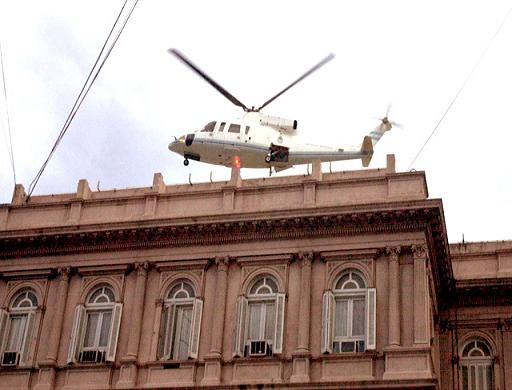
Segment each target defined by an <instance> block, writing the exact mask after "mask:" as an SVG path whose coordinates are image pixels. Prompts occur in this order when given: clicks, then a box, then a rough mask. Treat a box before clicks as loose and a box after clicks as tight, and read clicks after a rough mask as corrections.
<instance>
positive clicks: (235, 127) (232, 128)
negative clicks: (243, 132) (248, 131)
mask: <svg viewBox="0 0 512 390" xmlns="http://www.w3.org/2000/svg"><path fill="white" fill-rule="evenodd" d="M228 133H239V134H240V125H235V124H231V125H229V129H228Z"/></svg>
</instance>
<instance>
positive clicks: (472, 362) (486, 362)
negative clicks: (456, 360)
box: [459, 336, 495, 390]
mask: <svg viewBox="0 0 512 390" xmlns="http://www.w3.org/2000/svg"><path fill="white" fill-rule="evenodd" d="M477 342H481V343H483V344H484V345H485V347H486V348H487V350H488V352H489V354H488V355H486V354H485V351H483V350H482V349H480V348H478V347H477V346H476V343H477ZM471 343H475V346H474V347H473V348H471V349H470V350H469V351H468V354H467V355H466V356H465V354H464V351H465V349H466V348H467V347H468V346H469V345H470V344H471ZM475 349H478V350H480V351H482V352H484V353H483V354H482V355H481V356H470V354H471V352H472V351H473V350H475ZM460 351H461V353H460V370H459V373H460V377H461V383H462V388H463V390H466V389H472V388H476V389H477V390H492V389H494V388H495V372H494V351H493V349H492V347H491V345H490V343H489V342H488V341H487V340H486V339H484V338H483V337H481V336H475V337H470V338H469V339H467V340H466V341H465V342H464V344H463V345H462V348H461V349H460ZM479 368H482V371H481V372H480V373H479ZM471 369H474V372H475V383H474V384H473V383H472V379H471ZM464 370H466V374H465V373H464ZM488 373H489V375H490V378H488V377H487V374H488ZM465 375H467V377H466V378H465ZM480 375H482V378H481V380H482V383H483V387H482V388H480V383H479V379H480ZM488 379H490V382H491V383H487V380H488ZM465 380H466V381H467V382H466V383H467V387H466V386H465ZM473 385H474V387H473Z"/></svg>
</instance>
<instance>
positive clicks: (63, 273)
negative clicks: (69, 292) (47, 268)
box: [57, 267, 71, 282]
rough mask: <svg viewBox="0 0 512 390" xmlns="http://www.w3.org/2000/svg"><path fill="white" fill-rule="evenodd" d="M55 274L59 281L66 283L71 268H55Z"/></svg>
mask: <svg viewBox="0 0 512 390" xmlns="http://www.w3.org/2000/svg"><path fill="white" fill-rule="evenodd" d="M57 274H58V276H59V279H60V280H61V281H66V282H67V281H68V280H69V277H70V276H71V267H59V268H57Z"/></svg>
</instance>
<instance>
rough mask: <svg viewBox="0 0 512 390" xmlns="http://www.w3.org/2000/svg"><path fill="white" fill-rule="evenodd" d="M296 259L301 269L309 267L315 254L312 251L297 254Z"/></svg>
mask: <svg viewBox="0 0 512 390" xmlns="http://www.w3.org/2000/svg"><path fill="white" fill-rule="evenodd" d="M297 259H298V260H299V264H300V266H301V267H311V263H312V262H313V260H314V259H315V253H314V252H313V251H309V252H299V253H298V254H297Z"/></svg>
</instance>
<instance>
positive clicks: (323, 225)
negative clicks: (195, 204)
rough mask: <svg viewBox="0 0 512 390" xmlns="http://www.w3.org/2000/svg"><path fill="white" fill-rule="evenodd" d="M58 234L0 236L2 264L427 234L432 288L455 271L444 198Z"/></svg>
mask: <svg viewBox="0 0 512 390" xmlns="http://www.w3.org/2000/svg"><path fill="white" fill-rule="evenodd" d="M75 229H76V230H75V231H73V230H72V229H70V227H69V226H67V227H62V228H61V229H56V228H51V229H38V230H35V231H34V230H32V231H29V230H24V231H19V232H11V234H9V232H6V231H3V232H0V259H8V258H23V257H36V256H49V255H50V256H58V255H69V254H82V253H92V252H107V251H124V250H141V249H152V248H173V247H184V246H208V245H224V244H231V243H241V242H255V241H256V242H265V241H270V240H294V239H304V238H322V237H345V236H354V235H361V234H382V233H404V232H425V233H426V234H427V236H428V243H429V248H428V249H429V252H430V253H431V255H430V256H431V257H432V261H433V269H434V273H435V275H434V277H435V283H436V285H437V286H438V287H440V288H441V289H442V291H441V292H440V294H441V296H443V295H444V294H445V293H448V292H449V291H451V290H450V289H451V286H452V282H451V281H452V280H453V273H452V269H451V264H450V260H449V252H448V242H447V236H446V229H445V224H444V216H443V210H442V203H441V201H440V200H418V201H406V202H393V203H381V204H371V205H351V206H332V207H322V208H318V207H315V208H302V209H297V208H294V209H290V210H274V211H267V212H260V213H239V214H235V213H232V214H221V215H216V216H205V217H202V218H183V219H172V220H169V219H167V220H145V221H138V222H133V221H132V222H131V223H128V222H122V223H119V222H118V223H109V224H101V225H89V226H81V227H78V226H77V227H75Z"/></svg>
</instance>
